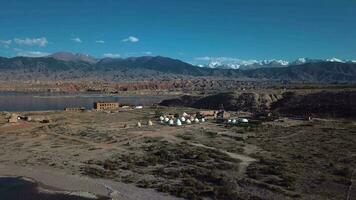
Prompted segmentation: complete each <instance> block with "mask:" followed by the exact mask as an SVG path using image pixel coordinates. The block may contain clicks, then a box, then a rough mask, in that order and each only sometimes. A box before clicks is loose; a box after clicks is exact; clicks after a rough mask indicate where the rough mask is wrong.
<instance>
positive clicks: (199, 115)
mask: <svg viewBox="0 0 356 200" xmlns="http://www.w3.org/2000/svg"><path fill="white" fill-rule="evenodd" d="M216 115H217V111H215V110H206V111H199V112H197V114H196V117H197V118H199V119H201V118H216Z"/></svg>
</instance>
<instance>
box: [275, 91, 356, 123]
mask: <svg viewBox="0 0 356 200" xmlns="http://www.w3.org/2000/svg"><path fill="white" fill-rule="evenodd" d="M283 96H284V97H283V98H282V99H280V100H279V101H277V102H275V103H274V104H273V105H272V108H273V109H274V110H275V111H278V112H280V113H282V114H287V115H298V116H309V115H315V116H323V117H356V91H340V92H327V91H322V92H317V93H311V94H306V95H301V94H295V93H286V94H284V95H283Z"/></svg>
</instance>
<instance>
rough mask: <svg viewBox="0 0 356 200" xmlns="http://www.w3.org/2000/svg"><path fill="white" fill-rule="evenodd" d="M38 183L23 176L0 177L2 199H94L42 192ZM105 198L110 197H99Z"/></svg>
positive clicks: (0, 196)
mask: <svg viewBox="0 0 356 200" xmlns="http://www.w3.org/2000/svg"><path fill="white" fill-rule="evenodd" d="M37 186H38V184H37V183H34V182H31V181H26V180H24V179H21V178H10V177H3V178H0V199H1V200H93V199H89V198H84V197H79V196H73V195H66V194H58V193H57V194H49V193H40V192H38V190H37ZM97 199H99V200H105V199H108V198H97Z"/></svg>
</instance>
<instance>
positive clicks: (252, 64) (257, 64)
mask: <svg viewBox="0 0 356 200" xmlns="http://www.w3.org/2000/svg"><path fill="white" fill-rule="evenodd" d="M197 60H199V61H201V62H202V63H203V64H198V66H199V67H208V68H219V69H241V70H248V69H258V68H276V67H288V66H291V65H302V64H306V63H317V62H340V63H356V60H341V59H338V58H330V59H311V58H298V59H296V60H295V61H291V62H290V61H286V60H277V59H272V60H241V59H236V58H227V57H217V58H214V57H201V58H197Z"/></svg>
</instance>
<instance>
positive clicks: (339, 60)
mask: <svg viewBox="0 0 356 200" xmlns="http://www.w3.org/2000/svg"><path fill="white" fill-rule="evenodd" d="M326 61H328V62H340V63H345V61H343V60H341V59H338V58H330V59H327V60H326Z"/></svg>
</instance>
